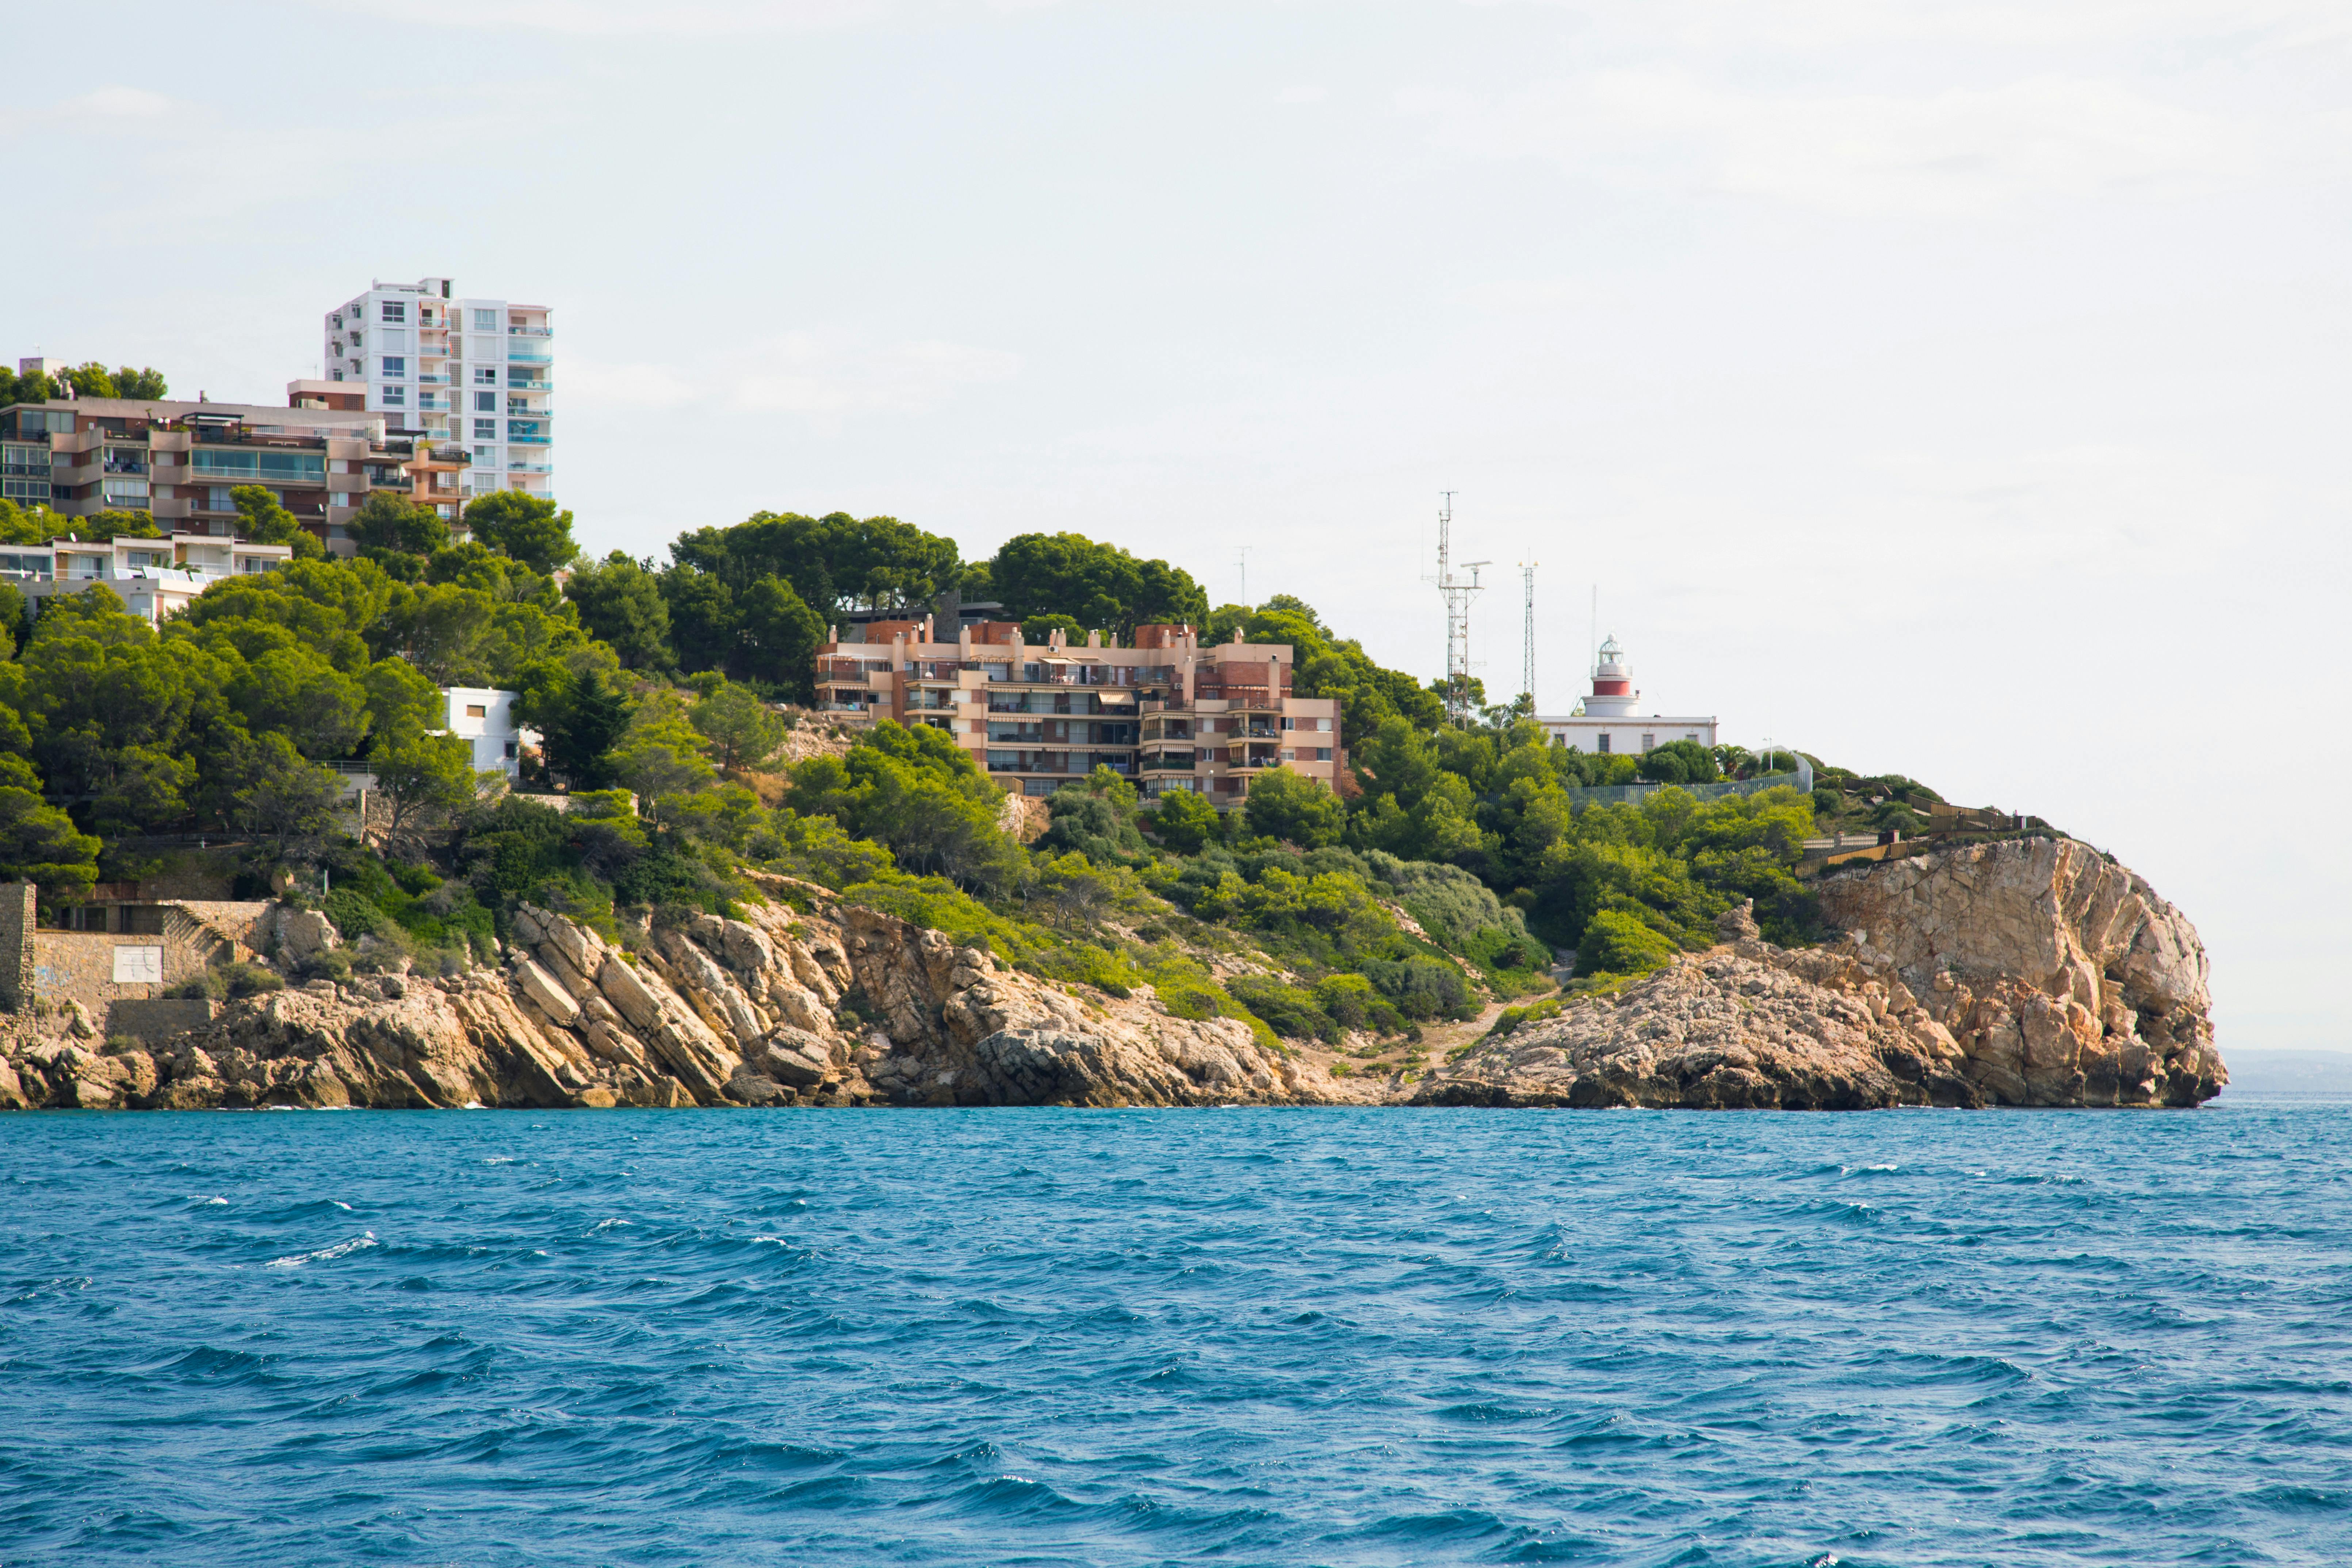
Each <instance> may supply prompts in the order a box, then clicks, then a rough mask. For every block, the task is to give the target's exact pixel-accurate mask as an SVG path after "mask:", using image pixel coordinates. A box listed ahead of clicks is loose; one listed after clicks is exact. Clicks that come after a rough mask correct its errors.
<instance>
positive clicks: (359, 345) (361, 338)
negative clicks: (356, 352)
mask: <svg viewBox="0 0 2352 1568" xmlns="http://www.w3.org/2000/svg"><path fill="white" fill-rule="evenodd" d="M352 347H353V348H355V349H363V348H365V347H367V334H366V333H365V332H362V331H359V330H358V329H356V328H354V329H353V330H352Z"/></svg>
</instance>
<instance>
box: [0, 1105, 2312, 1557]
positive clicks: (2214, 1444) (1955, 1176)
mask: <svg viewBox="0 0 2352 1568" xmlns="http://www.w3.org/2000/svg"><path fill="white" fill-rule="evenodd" d="M2347 1173H2352V1106H2347V1105H2346V1104H2344V1103H2342V1102H2334V1103H2329V1102H2298V1101H2294V1100H2223V1101H2221V1103H2220V1104H2218V1105H2216V1106H2212V1107H2209V1108H2207V1109H2205V1110H2200V1111H2197V1112H2178V1113H2167V1112H2137V1113H2135V1112H2115V1111H2108V1112H2104V1113H2102V1112H2080V1113H2074V1112H2060V1111H2042V1112H2032V1113H2024V1114H1990V1113H1986V1114H1969V1113H1963V1112H1929V1111H1916V1112H1883V1113H1878V1114H1870V1115H1849V1116H1836V1115H1810V1116H1809V1115H1774V1114H1720V1113H1718V1114H1675V1113H1654V1112H1641V1111H1620V1112H1609V1113H1601V1112H1566V1113H1558V1112H1554V1113H1546V1112H1525V1111H1520V1112H1512V1111H1473V1110H1465V1111H1403V1110H1271V1111H1269V1110H1192V1111H1071V1110H943V1111H935V1112H914V1111H901V1112H892V1113H883V1112H862V1113H861V1112H847V1111H835V1112H784V1113H764V1114H763V1113H748V1112H747V1113H740V1114H721V1113H715V1112H708V1111H705V1112H674V1113H655V1112H633V1113H625V1114H602V1115H598V1114H588V1113H576V1114H548V1115H535V1114H529V1113H519V1112H503V1113H484V1114H479V1115H470V1116H468V1115H462V1114H453V1113H441V1114H418V1115H405V1114H374V1113H355V1114H345V1115H331V1114H323V1113H314V1112H288V1113H274V1114H273V1113H249V1114H222V1113H210V1114H201V1113H200V1114H192V1115H162V1114H153V1115H102V1114H101V1115H89V1114H44V1115H37V1116H14V1117H8V1118H5V1119H0V1175H4V1176H5V1202H0V1302H5V1305H0V1563H6V1564H17V1563H33V1562H39V1563H116V1562H125V1563H128V1562H142V1563H269V1564H290V1563H436V1564H506V1563H515V1564H524V1563H528V1564H533V1565H542V1564H553V1563H599V1564H602V1563H630V1564H635V1563H648V1564H667V1563H678V1564H711V1563H760V1564H801V1563H1020V1564H1032V1563H1085V1564H1127V1563H1186V1562H1196V1561H1197V1562H1214V1563H1282V1564H1290V1563H1545V1562H1570V1563H1643V1564H1648V1563H1655V1564H1751V1563H1753V1564H1787V1565H1791V1568H1794V1565H1814V1568H1826V1565H1828V1564H1832V1563H1837V1564H1845V1565H1852V1568H1863V1565H1865V1564H1903V1565H1906V1568H1918V1565H1923V1564H1944V1563H1954V1564H1969V1565H1972V1568H1973V1565H1979V1564H1995V1563H1997V1564H2002V1565H2004V1568H2014V1565H2019V1564H2041V1563H2067V1564H2074V1563H2214V1564H2232V1565H2235V1564H2251V1563H2344V1562H2347V1561H2352V1183H2348V1182H2347Z"/></svg>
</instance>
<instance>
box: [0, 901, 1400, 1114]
mask: <svg viewBox="0 0 2352 1568" xmlns="http://www.w3.org/2000/svg"><path fill="white" fill-rule="evenodd" d="M771 889H772V891H774V892H775V893H777V894H779V895H782V896H786V897H790V898H791V899H793V900H796V901H798V902H800V903H802V904H803V905H806V906H808V908H807V909H806V910H805V911H803V912H796V911H795V910H793V908H791V907H790V905H789V904H787V903H786V902H783V901H782V898H781V897H780V899H779V901H777V902H773V903H771V904H769V905H766V906H761V907H754V908H751V909H750V910H747V914H748V917H749V918H747V919H745V920H740V921H738V920H721V919H719V918H717V917H715V916H702V917H700V918H698V919H696V920H695V921H692V922H691V923H690V924H688V925H684V926H680V927H672V928H658V929H657V928H654V927H650V926H648V927H645V928H641V929H638V930H636V931H634V932H633V933H632V936H633V938H634V940H633V941H632V942H631V943H630V944H629V946H628V947H626V948H623V947H616V946H614V945H612V944H610V943H608V942H605V941H604V939H603V938H602V937H600V936H598V935H597V934H596V933H595V932H594V931H591V930H589V929H588V928H587V927H585V926H583V925H581V924H579V923H577V922H575V921H570V920H566V919H564V918H563V917H562V916H560V915H555V914H551V913H549V912H548V911H546V910H535V909H530V908H529V907H526V908H525V909H524V910H522V911H521V912H520V915H519V917H518V919H517V921H516V922H515V923H516V936H517V937H518V939H519V940H518V941H517V942H515V943H514V944H513V945H512V946H511V947H510V949H509V955H508V961H507V963H506V966H505V968H504V970H503V971H501V972H479V973H474V974H471V975H466V976H460V977H456V978H451V979H444V980H424V979H417V978H413V977H411V978H400V977H392V976H386V977H383V978H381V979H374V980H356V979H355V980H353V981H352V982H349V983H347V984H341V985H338V984H334V983H333V982H331V981H314V982H312V983H310V984H308V985H305V986H302V987H299V988H297V989H292V990H287V991H281V992H277V993H274V994H269V995H267V996H264V997H258V998H255V999H252V1000H249V1001H247V1002H243V1003H238V1004H236V1005H232V1006H230V1007H229V1008H227V1009H226V1011H224V1012H223V1013H222V1014H221V1015H220V1016H218V1017H216V1018H215V1019H214V1020H212V1022H211V1023H210V1024H208V1025H206V1026H204V1027H202V1028H200V1029H196V1030H192V1031H190V1032H189V1033H186V1034H184V1035H181V1036H179V1037H175V1038H174V1039H173V1040H172V1041H171V1042H170V1043H169V1044H168V1045H165V1046H163V1047H158V1048H156V1049H153V1050H149V1049H145V1048H139V1047H131V1046H129V1045H127V1044H126V1043H124V1042H122V1041H120V1040H118V1041H116V1042H114V1043H113V1044H111V1045H104V1044H101V1043H100V1040H99V1038H98V1036H97V1031H96V1029H95V1028H94V1027H92V1026H91V1025H90V1024H89V1021H88V1019H87V1018H86V1017H85V1016H82V1015H81V1014H80V1013H79V1011H78V1010H74V1009H67V1010H64V1011H61V1012H59V1013H57V1014H54V1015H52V1016H51V1018H50V1022H51V1024H52V1025H53V1026H54V1027H53V1029H52V1030H51V1031H50V1032H47V1033H34V1034H32V1035H31V1037H24V1038H19V1039H18V1040H17V1041H16V1043H15V1044H14V1045H13V1046H12V1047H11V1049H10V1052H9V1055H8V1058H7V1059H6V1061H5V1065H0V1103H5V1104H8V1105H18V1106H21V1105H34V1106H81V1107H117V1106H135V1107H163V1108H173V1109H193V1108H197V1107H205V1106H254V1105H281V1104H282V1105H308V1106H344V1105H353V1106H375V1107H385V1108H403V1107H416V1108H426V1107H459V1106H470V1105H479V1106H581V1107H595V1108H605V1107H613V1106H620V1105H630V1106H691V1105H704V1106H719V1105H745V1106H761V1105H794V1104H824V1105H867V1104H894V1105H1008V1104H1042V1103H1067V1104H1075V1105H1200V1104H1231V1103H1265V1104H1322V1103H1333V1102H1339V1101H1346V1100H1362V1099H1367V1098H1369V1096H1368V1095H1367V1094H1366V1092H1365V1091H1364V1090H1362V1089H1357V1088H1355V1087H1354V1086H1351V1085H1347V1084H1342V1083H1340V1082H1339V1081H1337V1080H1335V1079H1332V1078H1331V1077H1330V1076H1329V1075H1328V1073H1327V1072H1326V1071H1324V1069H1323V1068H1321V1067H1319V1066H1318V1065H1317V1064H1316V1063H1314V1062H1313V1061H1310V1060H1308V1059H1307V1058H1303V1057H1300V1056H1298V1055H1297V1054H1295V1053H1290V1052H1284V1051H1278V1050H1271V1049H1266V1048H1264V1047H1261V1046H1260V1045H1259V1044H1258V1043H1257V1042H1256V1041H1255V1039H1254V1038H1253V1037H1252V1035H1251V1032H1250V1030H1249V1028H1248V1026H1246V1025H1244V1024H1241V1023H1237V1022H1234V1020H1231V1019H1208V1020H1204V1021H1193V1020H1189V1019H1185V1018H1180V1017H1175V1016H1171V1015H1170V1014H1168V1013H1167V1012H1166V1011H1165V1010H1163V1009H1161V1008H1160V1006H1159V1005H1158V1004H1157V1003H1156V1002H1155V1001H1154V1000H1153V998H1152V997H1151V996H1150V994H1149V993H1148V992H1146V993H1142V994H1138V995H1136V996H1133V997H1129V998H1118V999H1115V998H1112V997H1108V996H1104V995H1101V994H1097V993H1092V992H1087V993H1083V994H1081V993H1078V992H1074V991H1072V990H1070V989H1068V988H1066V987H1062V986H1059V985H1055V984H1052V983H1050V982H1047V981H1044V980H1040V979H1037V978H1035V977H1034V976H1031V975H1027V974H1021V973H1013V972H1011V971H1009V970H1006V969H1004V968H1003V967H1002V966H1000V965H999V964H998V963H996V961H995V960H994V959H993V958H992V956H991V955H990V954H989V952H987V951H986V950H985V949H984V948H978V947H958V946H957V945H956V944H955V943H953V942H950V940H949V939H948V938H946V937H944V936H942V935H940V933H939V932H937V931H924V930H920V929H918V928H916V927H913V926H910V925H908V924H907V923H906V922H905V921H900V920H898V919H895V918H893V917H891V916H889V915H886V914H881V913H877V911H875V910H867V909H861V908H857V907H855V906H849V907H845V906H842V905H841V904H839V903H838V901H837V900H835V899H834V898H833V896H832V895H831V894H829V893H827V892H826V891H825V890H824V889H821V888H816V887H813V886H810V885H807V884H799V883H791V884H788V883H785V882H783V881H782V880H781V879H772V883H771Z"/></svg>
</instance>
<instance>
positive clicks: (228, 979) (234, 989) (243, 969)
mask: <svg viewBox="0 0 2352 1568" xmlns="http://www.w3.org/2000/svg"><path fill="white" fill-rule="evenodd" d="M214 973H216V974H218V975H219V976H220V978H221V984H222V986H223V987H224V988H225V989H226V991H227V992H228V994H229V995H231V996H232V997H239V998H242V997H246V996H260V995H264V994H268V992H272V991H283V990H285V989H286V977H285V976H284V975H282V974H279V973H278V972H277V971H276V970H274V969H264V968H263V967H262V966H261V965H259V964H257V963H224V964H222V965H221V966H220V967H219V968H218V969H217V970H215V972H214Z"/></svg>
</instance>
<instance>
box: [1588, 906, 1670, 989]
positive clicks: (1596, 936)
mask: <svg viewBox="0 0 2352 1568" xmlns="http://www.w3.org/2000/svg"><path fill="white" fill-rule="evenodd" d="M1674 955H1675V943H1674V941H1673V939H1672V938H1670V937H1668V936H1666V935H1665V934H1664V933H1663V932H1661V931H1653V930H1652V929H1650V927H1648V926H1646V925H1644V924H1643V923H1642V921H1640V920H1639V919H1637V918H1636V917H1634V916H1633V915H1631V914H1628V913H1626V912H1625V911H1624V910H1601V912H1600V913H1598V914H1596V915H1594V916H1593V917H1592V919H1591V921H1588V922H1586V924H1585V928H1584V938H1583V940H1582V941H1581V942H1579V943H1578V944H1577V948H1576V973H1578V974H1580V975H1593V974H1646V973H1649V972H1650V971H1652V970H1654V969H1660V968H1663V967H1664V965H1665V964H1666V963H1667V962H1668V961H1670V960H1671V959H1672V958H1673V957H1674Z"/></svg>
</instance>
